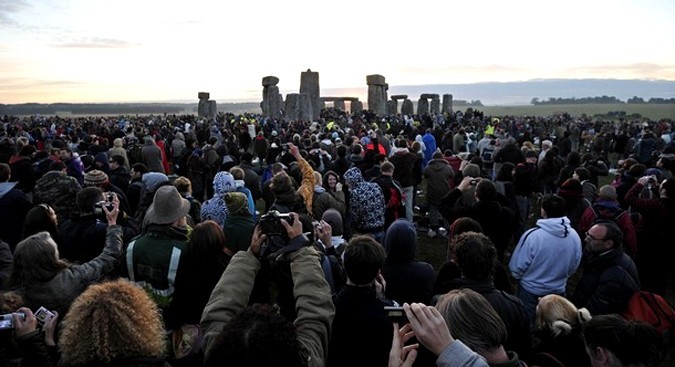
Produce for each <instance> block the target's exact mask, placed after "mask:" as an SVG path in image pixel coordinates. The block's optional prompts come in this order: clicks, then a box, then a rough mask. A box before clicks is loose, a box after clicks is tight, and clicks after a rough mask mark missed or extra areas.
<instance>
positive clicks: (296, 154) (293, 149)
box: [288, 143, 300, 158]
mask: <svg viewBox="0 0 675 367" xmlns="http://www.w3.org/2000/svg"><path fill="white" fill-rule="evenodd" d="M288 151H289V152H291V155H293V157H295V158H297V157H299V156H300V149H298V147H296V146H295V144H293V143H288Z"/></svg>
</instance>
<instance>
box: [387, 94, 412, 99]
mask: <svg viewBox="0 0 675 367" xmlns="http://www.w3.org/2000/svg"><path fill="white" fill-rule="evenodd" d="M389 98H391V99H394V100H399V99H407V98H408V95H407V94H394V95H392V96H391V97H389Z"/></svg>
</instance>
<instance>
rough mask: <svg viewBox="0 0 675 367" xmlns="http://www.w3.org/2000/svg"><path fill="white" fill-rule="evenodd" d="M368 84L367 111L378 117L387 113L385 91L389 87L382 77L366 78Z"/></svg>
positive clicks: (370, 76)
mask: <svg viewBox="0 0 675 367" xmlns="http://www.w3.org/2000/svg"><path fill="white" fill-rule="evenodd" d="M366 83H367V84H368V109H369V110H371V111H372V112H374V113H376V114H377V115H379V116H384V115H385V114H386V113H387V89H389V86H388V85H387V83H386V82H385V79H384V77H383V76H382V75H379V74H373V75H368V76H366Z"/></svg>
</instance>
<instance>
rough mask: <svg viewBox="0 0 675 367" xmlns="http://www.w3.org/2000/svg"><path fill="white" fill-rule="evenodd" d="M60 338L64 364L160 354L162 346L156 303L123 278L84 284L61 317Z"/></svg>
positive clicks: (157, 355)
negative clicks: (82, 291) (63, 316)
mask: <svg viewBox="0 0 675 367" xmlns="http://www.w3.org/2000/svg"><path fill="white" fill-rule="evenodd" d="M60 336H61V337H60V341H59V346H60V350H61V360H62V361H63V362H65V364H67V365H83V364H87V363H90V362H99V363H108V362H110V361H114V360H119V359H123V358H132V357H163V356H164V353H165V346H166V341H165V337H166V336H165V331H164V326H163V324H162V320H161V317H160V315H159V312H158V311H157V306H156V305H155V303H154V302H153V301H152V300H151V299H150V297H149V296H148V295H147V293H145V291H144V290H143V289H142V288H140V287H138V286H136V285H135V284H133V283H131V282H129V281H128V280H124V279H120V280H116V281H112V282H107V283H102V284H96V285H92V286H90V287H89V288H87V290H86V291H84V293H82V294H81V295H80V296H79V297H77V299H76V300H75V302H73V304H72V306H71V307H70V310H69V311H68V313H67V314H66V317H65V318H64V319H63V328H62V329H61V334H60Z"/></svg>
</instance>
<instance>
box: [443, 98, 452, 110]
mask: <svg viewBox="0 0 675 367" xmlns="http://www.w3.org/2000/svg"><path fill="white" fill-rule="evenodd" d="M446 112H447V113H452V94H444V95H443V113H446Z"/></svg>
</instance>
